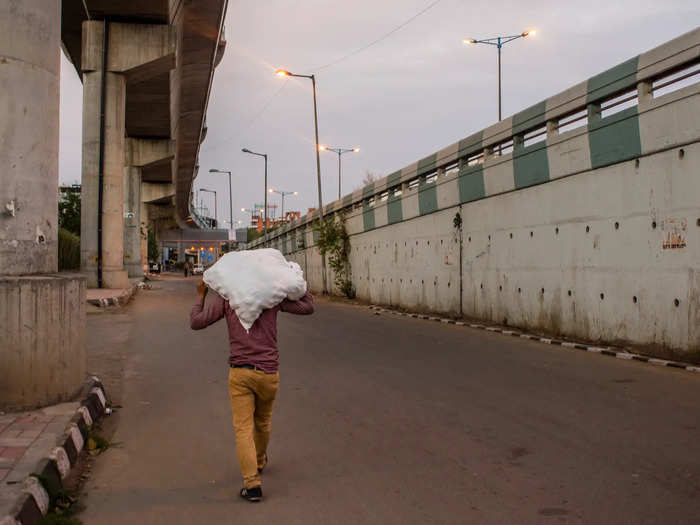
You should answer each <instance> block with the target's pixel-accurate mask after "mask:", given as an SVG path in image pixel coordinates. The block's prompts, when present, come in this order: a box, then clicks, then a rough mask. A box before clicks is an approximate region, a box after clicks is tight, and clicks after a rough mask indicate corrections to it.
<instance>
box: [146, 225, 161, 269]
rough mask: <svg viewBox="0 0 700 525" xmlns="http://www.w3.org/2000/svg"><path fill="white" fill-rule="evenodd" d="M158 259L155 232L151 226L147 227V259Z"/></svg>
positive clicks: (156, 260) (158, 252)
mask: <svg viewBox="0 0 700 525" xmlns="http://www.w3.org/2000/svg"><path fill="white" fill-rule="evenodd" d="M158 259H160V249H159V248H158V241H156V232H155V231H154V230H153V228H148V260H149V261H155V262H158Z"/></svg>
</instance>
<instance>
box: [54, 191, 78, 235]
mask: <svg viewBox="0 0 700 525" xmlns="http://www.w3.org/2000/svg"><path fill="white" fill-rule="evenodd" d="M58 226H59V228H63V229H65V230H68V231H69V232H71V233H72V234H73V235H77V236H78V237H80V193H79V192H66V193H65V194H64V196H63V197H62V198H61V199H60V200H59V201H58Z"/></svg>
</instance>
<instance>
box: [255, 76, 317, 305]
mask: <svg viewBox="0 0 700 525" xmlns="http://www.w3.org/2000/svg"><path fill="white" fill-rule="evenodd" d="M275 75H277V76H279V77H299V78H308V79H311V88H312V91H313V94H314V130H315V131H316V144H315V145H314V148H315V149H316V178H317V183H318V220H319V222H320V223H321V226H323V199H322V197H321V156H320V154H319V149H318V147H319V143H318V110H317V109H316V77H315V76H314V75H296V74H294V73H290V72H289V71H287V70H286V69H278V70H276V71H275ZM265 187H266V188H267V186H265ZM321 275H322V277H323V293H324V294H325V293H327V292H328V286H327V285H326V256H325V255H321Z"/></svg>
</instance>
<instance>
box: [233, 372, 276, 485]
mask: <svg viewBox="0 0 700 525" xmlns="http://www.w3.org/2000/svg"><path fill="white" fill-rule="evenodd" d="M279 381H280V378H279V372H278V373H275V374H266V373H265V372H263V371H262V370H251V369H248V368H231V370H230V372H229V375H228V390H229V394H230V396H231V411H232V412H233V428H234V430H235V433H236V450H237V452H238V461H239V462H240V465H241V474H242V476H243V486H244V487H245V488H247V489H248V488H251V487H257V486H258V485H260V484H261V481H260V475H259V474H258V468H262V467H263V466H265V461H266V453H267V444H268V443H269V442H270V429H271V424H270V422H271V419H272V405H273V404H274V402H275V396H276V395H277V389H278V388H279Z"/></svg>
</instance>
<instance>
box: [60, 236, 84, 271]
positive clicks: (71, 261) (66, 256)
mask: <svg viewBox="0 0 700 525" xmlns="http://www.w3.org/2000/svg"><path fill="white" fill-rule="evenodd" d="M78 230H80V225H78ZM79 269H80V237H78V236H77V235H74V234H73V233H71V232H69V231H68V230H66V229H65V228H59V229H58V270H59V271H64V270H79Z"/></svg>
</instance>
